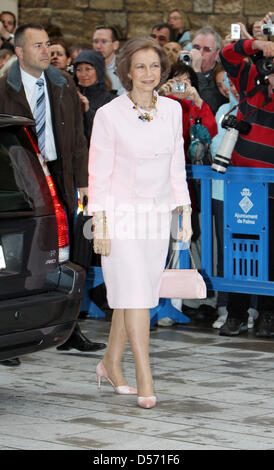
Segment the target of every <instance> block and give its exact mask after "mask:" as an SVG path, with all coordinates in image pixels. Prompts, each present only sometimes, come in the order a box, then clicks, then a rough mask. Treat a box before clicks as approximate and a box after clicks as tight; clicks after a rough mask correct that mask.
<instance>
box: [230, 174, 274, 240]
mask: <svg viewBox="0 0 274 470" xmlns="http://www.w3.org/2000/svg"><path fill="white" fill-rule="evenodd" d="M226 183H227V184H226V185H225V201H228V204H227V211H226V212H227V218H226V220H225V227H229V229H230V230H231V231H232V232H236V233H245V234H246V233H248V234H254V233H256V234H257V233H259V232H260V231H262V230H265V226H266V220H265V218H266V216H267V212H266V204H267V190H268V188H267V185H266V184H265V183H253V182H250V181H249V182H247V183H243V182H231V181H227V182H226Z"/></svg>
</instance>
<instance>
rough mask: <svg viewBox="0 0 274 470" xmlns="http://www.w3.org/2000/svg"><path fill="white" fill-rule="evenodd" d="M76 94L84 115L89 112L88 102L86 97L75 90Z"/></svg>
mask: <svg viewBox="0 0 274 470" xmlns="http://www.w3.org/2000/svg"><path fill="white" fill-rule="evenodd" d="M77 93H78V96H79V99H80V103H81V108H82V109H83V111H84V112H85V113H87V112H88V110H89V100H88V99H87V97H86V96H84V95H82V93H80V91H79V90H77Z"/></svg>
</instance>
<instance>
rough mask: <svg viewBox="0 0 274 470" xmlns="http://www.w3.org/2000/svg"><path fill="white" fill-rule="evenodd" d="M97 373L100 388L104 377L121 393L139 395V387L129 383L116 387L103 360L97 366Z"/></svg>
mask: <svg viewBox="0 0 274 470" xmlns="http://www.w3.org/2000/svg"><path fill="white" fill-rule="evenodd" d="M96 374H97V379H98V389H100V388H101V379H102V377H104V379H106V380H107V381H108V382H109V383H110V384H111V385H112V387H113V388H114V391H115V392H116V393H118V394H119V395H137V388H135V387H130V386H129V385H119V386H118V387H115V385H114V383H113V382H112V380H110V378H109V377H108V374H107V371H106V369H105V367H104V364H103V363H102V361H100V362H99V364H97V366H96Z"/></svg>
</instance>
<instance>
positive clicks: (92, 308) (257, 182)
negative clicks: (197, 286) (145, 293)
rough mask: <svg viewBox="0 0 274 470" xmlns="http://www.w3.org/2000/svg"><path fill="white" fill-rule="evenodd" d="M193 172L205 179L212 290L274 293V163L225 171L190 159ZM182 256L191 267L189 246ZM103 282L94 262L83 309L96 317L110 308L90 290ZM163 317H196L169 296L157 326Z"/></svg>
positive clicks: (205, 239)
mask: <svg viewBox="0 0 274 470" xmlns="http://www.w3.org/2000/svg"><path fill="white" fill-rule="evenodd" d="M187 176H188V179H195V180H200V188H201V273H202V275H203V277H204V280H205V282H206V284H207V288H208V290H214V291H223V292H239V293H240V292H241V293H248V294H261V295H273V296H274V282H272V281H269V280H268V183H271V182H274V169H269V168H267V169H264V168H240V167H228V168H227V171H226V173H225V174H221V173H217V172H215V171H213V170H212V169H211V167H210V166H199V165H197V166H196V165H195V166H194V165H187ZM212 180H223V181H224V276H223V277H218V276H214V275H213V236H214V235H213V224H212V202H211V194H212ZM179 259H180V263H179V264H180V267H181V268H187V267H189V259H188V257H186V253H185V250H181V251H180V258H179ZM103 282H104V281H103V276H102V272H101V268H100V267H95V266H92V267H91V268H90V270H89V273H88V275H87V281H86V289H85V294H84V298H83V304H82V307H81V309H82V310H87V311H88V313H89V314H90V315H91V316H92V317H95V318H99V317H104V316H105V313H104V312H103V311H102V310H101V309H99V308H98V306H97V305H95V304H94V303H93V302H91V301H90V299H89V298H88V290H89V289H91V288H92V287H95V286H97V285H99V284H102V283H103ZM163 317H170V318H171V319H173V320H174V321H175V322H177V323H188V322H189V321H190V320H189V318H188V317H187V316H186V315H184V314H183V313H182V312H179V311H178V310H177V309H176V308H174V307H173V306H172V304H171V301H170V300H169V299H160V301H159V305H158V306H157V307H155V308H153V309H151V310H150V324H151V326H152V325H153V324H154V323H155V322H157V321H158V320H159V319H161V318H163Z"/></svg>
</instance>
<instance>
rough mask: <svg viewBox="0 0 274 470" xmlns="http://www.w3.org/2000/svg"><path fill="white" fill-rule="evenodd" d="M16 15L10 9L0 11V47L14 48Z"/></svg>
mask: <svg viewBox="0 0 274 470" xmlns="http://www.w3.org/2000/svg"><path fill="white" fill-rule="evenodd" d="M15 28H16V17H15V15H14V14H13V13H12V12H11V11H2V13H1V15H0V36H1V39H0V48H1V49H12V50H14V47H13V43H14V33H15Z"/></svg>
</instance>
